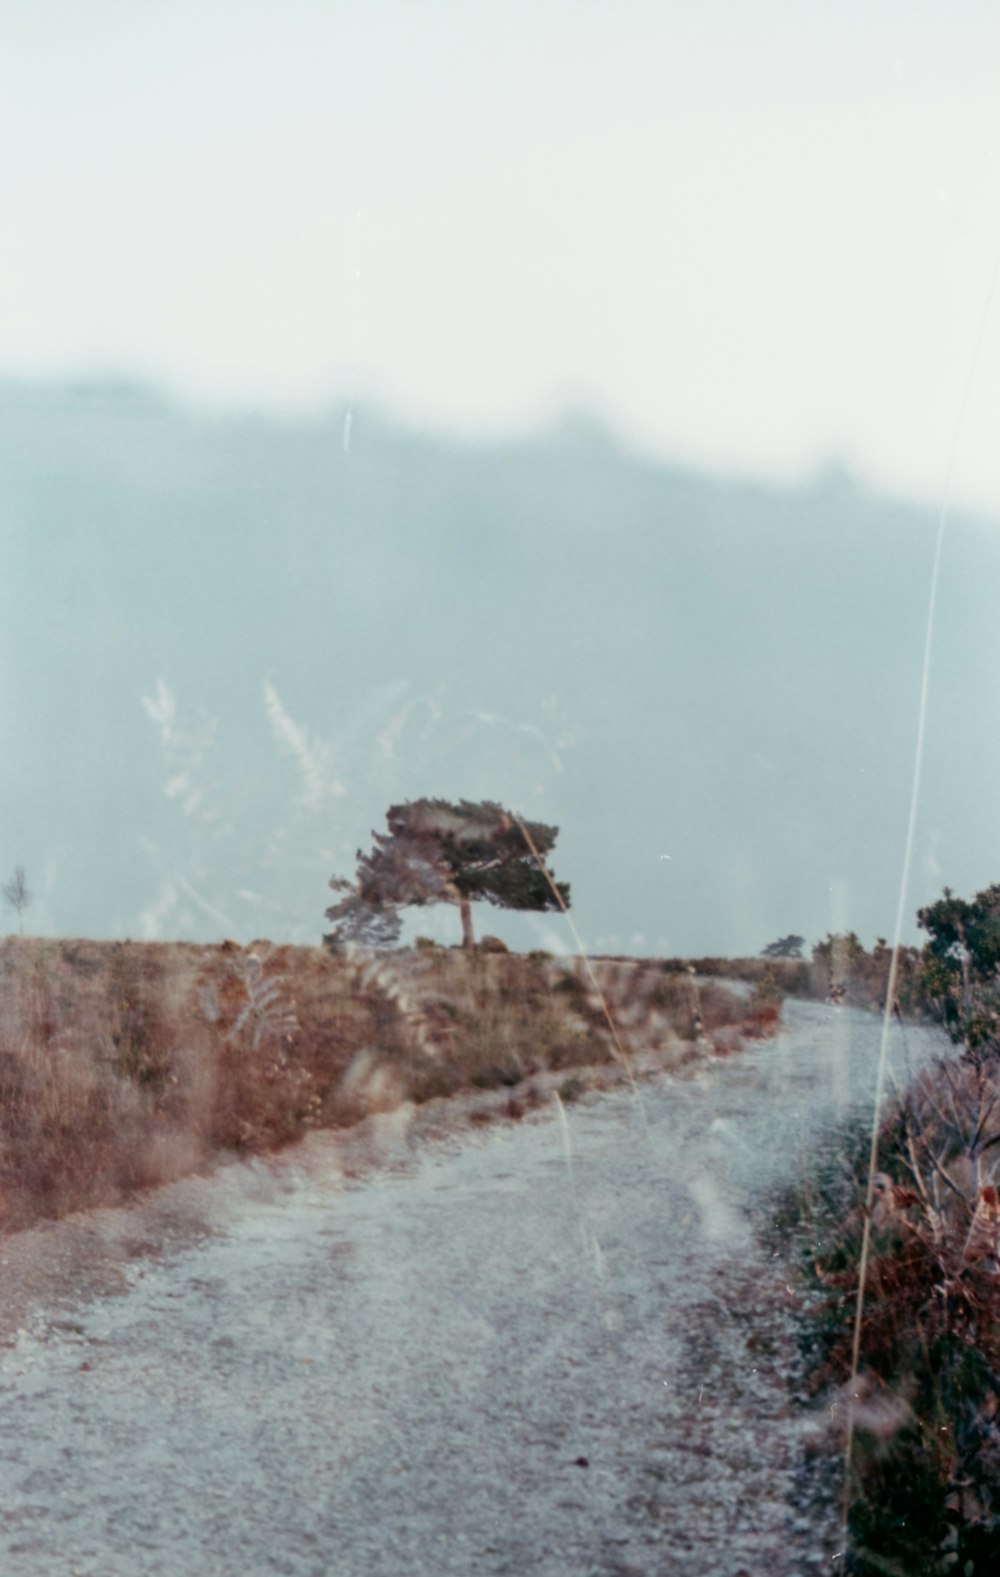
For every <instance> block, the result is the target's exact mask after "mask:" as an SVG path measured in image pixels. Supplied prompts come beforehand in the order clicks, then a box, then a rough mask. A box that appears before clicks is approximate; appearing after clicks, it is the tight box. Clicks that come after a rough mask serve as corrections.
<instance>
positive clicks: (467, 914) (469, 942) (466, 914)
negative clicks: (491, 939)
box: [458, 895, 476, 947]
mask: <svg viewBox="0 0 1000 1577" xmlns="http://www.w3.org/2000/svg"><path fill="white" fill-rule="evenodd" d="M458 907H459V913H460V914H461V916H462V946H463V947H475V945H476V938H475V937H474V936H473V934H472V904H471V903H470V901H469V899H468V898H466V897H465V896H464V895H463V896H462V897H460V898H459V900H458Z"/></svg>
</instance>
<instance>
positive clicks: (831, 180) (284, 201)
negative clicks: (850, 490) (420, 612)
mask: <svg viewBox="0 0 1000 1577" xmlns="http://www.w3.org/2000/svg"><path fill="white" fill-rule="evenodd" d="M0 147H2V148H3V153H2V155H0V215H2V221H0V222H2V226H3V245H2V247H0V377H19V376H28V377H31V378H43V377H50V376H56V377H65V376H80V375H84V376H90V375H95V374H96V375H101V374H115V375H125V376H131V377H137V378H141V379H145V380H149V381H151V382H155V383H161V384H163V385H165V386H166V387H167V388H168V389H169V390H171V391H172V392H174V393H176V394H177V395H179V396H181V397H182V398H184V399H187V400H190V401H194V402H197V403H201V404H210V405H221V406H224V407H228V406H232V405H239V406H247V405H249V406H262V407H270V408H277V409H290V410H301V409H304V408H305V409H308V408H310V407H316V406H321V405H327V406H328V405H329V403H330V402H331V401H332V400H334V401H340V402H344V403H345V404H346V403H348V402H350V401H351V400H356V401H358V402H359V403H361V402H375V403H376V404H378V405H380V406H381V407H382V408H384V409H385V410H387V411H388V412H390V413H392V414H396V415H399V416H402V417H403V418H405V419H406V420H408V421H410V422H413V423H415V424H418V425H422V426H429V427H432V428H436V429H445V430H452V431H458V432H461V433H463V434H469V435H479V434H494V433H497V432H503V431H508V430H521V431H523V430H525V429H527V428H529V427H531V426H533V425H535V424H537V423H539V422H541V421H545V420H549V419H551V417H552V416H553V415H555V414H556V413H557V412H559V411H560V410H561V409H563V408H565V407H568V406H572V407H585V408H590V409H592V410H594V411H595V412H596V413H598V414H599V415H602V416H603V417H604V418H605V419H607V420H608V421H609V422H610V423H611V424H612V425H613V426H614V427H615V428H616V429H617V430H618V431H620V432H621V433H622V434H623V435H624V436H625V437H626V438H627V439H628V440H629V441H631V442H633V443H636V444H638V445H640V446H642V447H645V448H648V449H652V450H655V451H656V452H659V453H662V454H663V455H664V456H666V457H668V458H672V459H679V460H684V461H689V462H694V463H697V464H699V465H720V466H723V467H726V468H731V469H734V470H738V471H750V472H757V473H762V474H771V475H794V474H800V473H801V472H803V471H806V470H809V469H812V468H814V467H815V466H816V465H818V464H822V463H824V462H825V461H827V460H828V459H830V458H832V457H834V456H843V457H844V458H846V459H847V460H848V461H849V462H850V463H852V464H853V465H855V466H856V467H857V468H858V469H860V470H861V471H862V472H864V473H865V474H867V475H868V476H870V477H871V478H872V479H874V480H875V481H876V482H878V483H880V484H882V485H886V486H890V487H894V488H899V489H901V490H904V491H906V492H911V493H923V494H925V495H926V496H928V497H930V498H931V499H936V498H938V497H939V495H940V492H941V487H942V484H943V481H944V476H945V472H946V470H947V463H948V455H949V451H950V448H951V444H952V439H953V434H954V432H955V428H956V423H957V422H958V419H959V414H960V411H961V409H962V405H963V389H964V387H965V384H966V380H967V376H968V373H969V368H970V365H971V364H972V361H973V357H974V354H975V352H976V349H977V346H978V347H979V361H978V369H977V372H976V376H975V379H974V381H973V384H972V388H971V398H970V400H969V402H968V408H967V411H966V415H965V418H964V421H963V424H962V429H961V434H960V444H959V451H958V464H957V470H956V478H955V493H956V496H957V497H958V498H961V499H968V500H971V501H975V502H979V503H983V504H987V505H989V506H990V507H992V508H996V509H998V510H1000V441H998V438H1000V300H997V301H995V302H994V303H993V306H992V309H991V311H990V313H989V316H988V318H987V321H986V326H985V331H984V332H982V333H981V332H980V328H981V324H982V320H983V316H984V311H985V310H986V307H987V300H988V296H989V291H990V282H991V279H992V277H993V274H994V270H995V268H996V266H997V259H998V255H1000V182H998V179H997V157H998V151H1000V8H998V7H997V6H996V5H995V4H994V3H992V0H981V3H970V0H953V3H950V4H948V5H944V4H943V3H938V4H933V5H929V4H926V3H922V0H841V3H839V4H837V5H833V4H823V3H812V4H806V3H804V0H799V3H797V4H793V3H790V0H762V3H758V0H754V3H741V0H730V3H721V0H673V3H671V0H652V3H647V0H576V3H568V0H527V3H522V0H142V3H141V4H136V3H135V0H0Z"/></svg>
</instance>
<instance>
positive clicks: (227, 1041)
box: [0, 937, 777, 1231]
mask: <svg viewBox="0 0 1000 1577" xmlns="http://www.w3.org/2000/svg"><path fill="white" fill-rule="evenodd" d="M595 978H596V981H597V987H596V988H595ZM606 1009H607V1011H606ZM609 1016H610V1019H611V1022H612V1023H613V1025H614V1033H612V1029H611V1025H610V1024H609ZM776 1020H777V1007H776V1006H775V1005H774V1003H773V1002H769V1001H767V1002H762V1001H758V1000H755V999H753V998H750V999H741V998H739V997H737V996H736V995H735V994H734V993H732V992H729V991H727V990H726V989H725V987H724V986H722V985H721V984H717V983H715V982H710V983H708V984H705V983H698V982H696V981H695V980H693V979H692V977H691V975H690V973H689V972H688V971H687V970H686V969H685V970H678V969H676V968H675V967H673V966H671V967H667V966H665V965H664V964H663V962H662V961H659V960H619V961H596V962H595V963H594V964H593V965H592V966H587V965H585V964H584V962H583V961H582V960H577V959H558V958H550V957H548V956H545V955H529V956H521V955H516V954H505V953H492V952H486V951H480V950H478V949H477V950H473V951H472V952H468V953H467V952H462V951H458V950H454V951H453V950H446V949H436V948H435V949H416V950H398V951H396V950H394V951H386V952H379V953H369V952H366V953H357V954H355V955H352V956H350V957H334V956H331V955H330V954H329V953H328V952H326V951H325V950H323V949H321V948H318V947H317V948H304V947H279V946H274V945H272V944H271V943H268V942H260V943H256V944H253V945H251V946H250V947H247V948H242V947H238V946H237V945H236V944H235V943H231V942H224V943H222V944H219V945H215V946H205V945H195V944H188V943H155V942H145V943H143V942H95V941H81V940H49V939H21V938H14V937H11V938H7V939H5V940H4V941H3V942H0V1226H2V1227H3V1228H4V1229H5V1230H7V1231H16V1230H18V1229H20V1228H23V1227H25V1226H28V1225H30V1224H32V1223H33V1222H35V1221H39V1220H43V1219H46V1218H53V1217H58V1216H62V1215H65V1214H67V1213H68V1212H71V1211H74V1210H79V1209H84V1208H88V1207H90V1206H94V1205H106V1204H114V1203H118V1202H120V1201H122V1200H124V1199H126V1198H128V1197H129V1196H130V1195H131V1194H132V1193H134V1192H135V1191H137V1190H139V1189H143V1188H149V1187H153V1186H156V1185H159V1184H162V1183H166V1182H170V1181H172V1180H174V1179H176V1178H179V1177H183V1176H186V1175H188V1174H190V1173H192V1172H197V1171H200V1170H204V1169H206V1168H208V1167H211V1166H213V1165H214V1164H216V1163H217V1162H218V1161H220V1160H221V1159H223V1158H225V1157H226V1156H230V1155H233V1154H244V1155H248V1154H249V1155H252V1154H264V1153H267V1152H269V1151H273V1150H277V1149H280V1148H282V1147H283V1146H285V1145H287V1144H290V1143H292V1142H293V1141H295V1140H296V1139H299V1138H301V1137H302V1136H303V1135H304V1134H305V1133H308V1132H309V1131H311V1130H313V1129H317V1128H343V1127H348V1126H351V1125H352V1124H355V1123H357V1122H359V1121H361V1120H363V1119H364V1118H366V1117H369V1116H371V1115H372V1114H374V1113H378V1112H385V1111H391V1110H393V1109H395V1108H397V1107H399V1106H400V1105H401V1104H402V1103H403V1102H406V1101H409V1102H413V1103H415V1104H421V1103H424V1102H426V1101H428V1100H430V1099H433V1098H434V1097H439V1096H450V1095H453V1094H456V1093H458V1092H461V1091H466V1092H468V1091H476V1090H479V1091H483V1092H486V1091H490V1090H504V1091H506V1092H507V1097H506V1110H507V1114H508V1115H509V1116H512V1117H517V1116H519V1115H521V1114H522V1112H523V1111H524V1110H526V1109H527V1108H528V1107H529V1106H530V1105H531V1104H532V1102H533V1101H534V1100H536V1099H537V1098H538V1092H537V1090H536V1089H535V1087H534V1086H533V1084H532V1080H533V1079H538V1078H539V1077H540V1076H541V1075H543V1074H544V1075H549V1076H550V1075H552V1074H564V1075H565V1077H564V1079H563V1080H562V1081H561V1082H562V1085H563V1087H564V1089H565V1093H566V1095H567V1096H568V1097H569V1098H572V1096H573V1095H575V1094H578V1093H581V1092H582V1090H583V1089H584V1088H585V1087H586V1080H585V1078H584V1077H583V1075H582V1073H581V1070H584V1069H587V1068H592V1067H601V1066H604V1067H608V1066H611V1065H614V1064H616V1063H617V1064H619V1065H622V1063H623V1059H624V1061H625V1062H628V1063H631V1062H632V1061H633V1060H635V1062H636V1064H637V1065H639V1064H642V1066H649V1065H650V1063H652V1064H653V1065H655V1066H656V1067H657V1068H660V1069H671V1068H678V1069H679V1068H681V1067H683V1066H684V1065H685V1064H686V1063H688V1062H691V1061H693V1060H696V1059H698V1058H702V1057H705V1056H709V1055H712V1054H725V1053H727V1052H730V1051H733V1050H735V1049H737V1048H738V1045H739V1043H740V1038H741V1037H742V1036H743V1035H760V1034H766V1033H770V1032H771V1030H773V1028H774V1025H775V1022H776ZM623 1071H625V1070H624V1068H623ZM556 1087H557V1088H560V1083H559V1082H557V1085H556ZM485 1104H486V1106H487V1107H489V1106H490V1103H485ZM495 1104H496V1101H495V1098H494V1100H493V1102H492V1105H493V1106H495Z"/></svg>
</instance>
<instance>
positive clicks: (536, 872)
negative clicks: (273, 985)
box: [323, 799, 569, 947]
mask: <svg viewBox="0 0 1000 1577" xmlns="http://www.w3.org/2000/svg"><path fill="white" fill-rule="evenodd" d="M385 819H386V823H387V825H388V828H389V831H388V832H387V833H385V832H373V834H372V837H373V838H374V840H375V846H374V848H373V849H372V852H371V853H370V854H363V853H362V852H361V850H360V849H359V850H358V873H357V876H356V877H355V879H354V881H353V882H351V881H346V880H344V879H343V878H341V877H334V878H333V879H332V880H331V882H330V886H331V887H332V888H333V890H334V892H340V893H344V894H345V896H344V897H343V898H341V900H340V901H339V903H335V904H333V905H331V907H330V908H329V909H328V910H327V911H326V917H327V919H328V920H333V921H334V922H335V926H334V930H333V931H331V932H330V933H329V934H328V935H327V936H325V937H324V938H323V940H324V941H325V942H326V943H327V944H328V945H329V946H333V947H336V946H339V945H340V944H341V943H344V942H367V943H371V944H374V945H375V946H388V945H390V944H391V943H392V942H395V941H397V940H398V938H399V933H400V929H401V925H402V922H401V919H400V914H399V911H400V909H403V908H406V907H407V906H408V905H410V904H415V905H422V904H428V903H457V904H458V906H459V912H460V914H461V917H462V946H463V947H473V946H474V945H475V938H474V936H473V931H472V904H473V901H474V900H476V899H481V898H485V899H486V901H487V903H491V904H496V905H497V906H498V907H499V908H503V909H531V910H551V909H556V908H558V907H559V906H560V899H561V901H562V904H563V905H564V906H565V907H566V908H567V909H568V908H569V886H568V884H567V883H565V882H556V883H555V884H554V885H555V887H556V889H557V890H558V893H559V898H557V897H556V894H555V892H553V888H552V885H551V884H550V882H549V878H548V876H547V875H546V872H545V870H544V869H543V864H542V862H544V859H545V856H546V855H547V854H548V853H549V851H550V849H551V848H552V846H553V844H554V843H555V841H556V838H557V836H558V833H559V828H558V827H549V826H546V825H545V824H544V823H543V822H521V821H519V820H518V819H517V818H516V817H514V816H513V815H512V814H511V813H510V812H509V811H506V810H504V809H503V807H502V806H500V805H497V804H495V803H494V802H493V801H492V800H482V801H481V802H479V803H474V802H473V801H471V800H467V799H463V800H460V801H459V802H458V804H457V805H453V804H451V803H450V802H449V801H448V800H443V799H418V800H413V801H410V802H408V803H407V804H405V805H391V806H390V807H389V809H388V811H387V812H386V818H385ZM522 829H523V830H522ZM525 834H527V836H525Z"/></svg>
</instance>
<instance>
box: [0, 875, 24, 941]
mask: <svg viewBox="0 0 1000 1577" xmlns="http://www.w3.org/2000/svg"><path fill="white" fill-rule="evenodd" d="M3 897H4V903H6V904H7V905H9V907H10V908H11V909H14V910H16V912H17V928H18V930H19V931H20V933H21V935H22V936H23V935H24V911H25V909H27V907H28V905H29V904H30V902H31V893H30V892H29V890H28V883H27V881H26V880H25V876H24V866H23V865H16V866H15V867H14V874H13V876H12V877H11V879H10V881H9V882H4V885H3Z"/></svg>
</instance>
